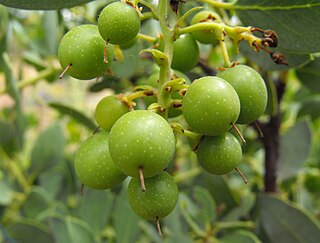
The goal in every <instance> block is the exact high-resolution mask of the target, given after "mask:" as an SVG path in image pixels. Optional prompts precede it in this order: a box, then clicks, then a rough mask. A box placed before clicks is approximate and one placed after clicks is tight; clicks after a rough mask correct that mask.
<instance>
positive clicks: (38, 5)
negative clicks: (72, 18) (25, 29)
mask: <svg viewBox="0 0 320 243" xmlns="http://www.w3.org/2000/svg"><path fill="white" fill-rule="evenodd" d="M91 1H93V0H68V1H65V0H55V1H52V0H41V1H37V0H28V1H25V0H0V4H3V5H6V6H8V7H12V8H22V9H30V10H32V9H33V10H50V9H61V8H71V7H74V6H77V5H80V4H84V3H87V2H91Z"/></svg>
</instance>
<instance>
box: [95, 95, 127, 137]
mask: <svg viewBox="0 0 320 243" xmlns="http://www.w3.org/2000/svg"><path fill="white" fill-rule="evenodd" d="M127 112H129V107H128V106H127V105H125V104H124V103H123V102H121V100H120V99H118V98H117V96H116V95H110V96H107V97H104V98H103V99H102V100H100V101H99V103H98V105H97V106H96V109H95V114H94V115H95V119H96V121H97V123H98V124H99V126H100V127H101V128H103V129H104V130H106V131H110V130H111V128H112V126H113V124H114V123H115V122H116V121H117V120H118V119H119V118H120V117H121V116H122V115H124V114H125V113H127Z"/></svg>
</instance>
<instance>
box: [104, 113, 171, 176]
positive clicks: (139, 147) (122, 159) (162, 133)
mask: <svg viewBox="0 0 320 243" xmlns="http://www.w3.org/2000/svg"><path fill="white" fill-rule="evenodd" d="M109 148H110V155H111V157H112V159H113V161H114V163H115V164H116V165H117V166H118V167H119V169H120V170H121V171H122V172H123V173H124V174H126V175H129V176H132V177H136V178H138V177H139V168H140V167H142V168H143V174H144V177H145V178H147V177H151V176H154V175H156V174H158V173H160V172H161V171H162V170H163V169H165V168H166V167H167V165H168V163H169V162H170V161H171V160H172V158H173V156H174V153H175V136H174V134H173V131H172V129H171V127H170V125H169V124H168V122H167V121H166V120H165V119H164V118H163V117H161V116H160V115H158V114H156V113H153V112H151V111H146V110H136V111H131V112H129V113H126V114H124V115H123V116H122V117H120V118H119V120H117V122H116V123H115V124H114V125H113V127H112V129H111V132H110V142H109Z"/></svg>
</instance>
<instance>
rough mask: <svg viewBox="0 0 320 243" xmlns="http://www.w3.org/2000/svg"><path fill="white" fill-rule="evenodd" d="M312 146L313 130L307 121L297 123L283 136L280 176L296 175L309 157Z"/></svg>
mask: <svg viewBox="0 0 320 243" xmlns="http://www.w3.org/2000/svg"><path fill="white" fill-rule="evenodd" d="M310 146H311V131H310V128H309V125H308V122H307V121H302V122H299V123H297V124H296V125H295V126H294V127H292V128H291V129H289V130H288V131H287V132H286V133H285V134H284V135H282V136H281V141H280V158H279V165H280V167H279V178H280V180H287V179H289V178H291V177H292V176H294V175H296V174H297V173H298V171H299V170H300V169H301V167H302V164H303V162H304V161H305V160H306V159H307V157H308V154H309V150H310Z"/></svg>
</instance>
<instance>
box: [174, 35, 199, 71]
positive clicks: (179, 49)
mask: <svg viewBox="0 0 320 243" xmlns="http://www.w3.org/2000/svg"><path fill="white" fill-rule="evenodd" d="M199 56H200V54H199V46H198V43H197V42H196V41H195V40H194V39H193V37H192V36H191V34H185V35H182V36H180V38H179V39H177V40H176V41H175V42H174V44H173V56H172V64H171V67H172V68H173V69H176V70H179V71H181V72H185V71H189V70H191V69H192V68H193V67H195V66H196V65H197V63H198V60H199Z"/></svg>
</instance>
